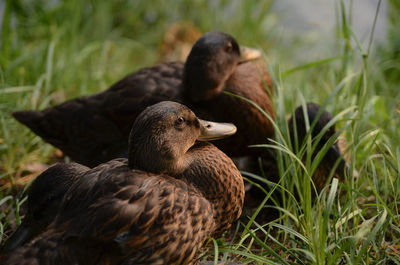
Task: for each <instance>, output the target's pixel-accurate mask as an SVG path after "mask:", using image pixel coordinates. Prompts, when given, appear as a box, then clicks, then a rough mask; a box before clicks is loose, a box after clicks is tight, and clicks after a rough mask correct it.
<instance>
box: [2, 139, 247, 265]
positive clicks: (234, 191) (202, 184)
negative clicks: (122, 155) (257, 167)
mask: <svg viewBox="0 0 400 265" xmlns="http://www.w3.org/2000/svg"><path fill="white" fill-rule="evenodd" d="M191 152H192V155H194V156H196V157H197V159H196V160H195V161H193V164H192V165H190V167H189V168H188V169H187V170H186V171H184V172H183V173H182V174H181V175H179V176H177V177H176V178H172V177H169V176H166V175H159V174H158V175H157V174H152V173H146V172H143V171H140V170H131V169H130V168H128V167H127V160H126V159H115V160H112V161H110V162H108V163H105V164H102V165H100V166H98V167H96V168H94V169H92V170H90V171H87V172H86V173H85V174H84V175H83V176H81V178H80V179H79V180H78V181H77V182H75V183H74V185H73V186H72V187H71V189H70V190H69V191H68V193H67V195H66V196H65V199H64V202H63V205H62V207H61V210H60V214H59V216H58V217H57V219H56V221H55V222H54V223H53V224H52V225H51V227H50V230H48V231H47V232H46V233H44V234H42V235H41V236H40V237H39V238H37V239H35V240H34V241H33V242H31V243H30V244H29V245H27V246H26V247H23V248H19V249H17V251H15V252H14V254H13V255H12V256H11V258H10V260H9V263H8V264H55V263H53V262H54V261H57V264H59V265H61V264H74V263H77V264H188V263H190V262H191V261H192V259H193V257H194V255H195V253H196V252H197V250H198V249H199V248H200V247H201V245H202V244H203V242H204V240H205V239H207V238H208V237H210V236H218V235H220V234H221V232H222V231H225V230H226V229H229V227H230V225H231V223H232V222H233V221H235V220H236V219H237V218H238V217H239V216H240V214H241V209H242V205H243V199H244V186H243V180H242V178H241V175H240V172H239V171H237V169H236V170H234V169H235V166H234V164H233V162H232V161H231V160H230V159H229V158H228V157H227V156H226V155H225V154H224V153H222V152H221V151H220V150H218V149H217V148H215V147H214V146H213V145H211V144H208V143H198V144H197V145H196V146H195V147H194V148H193V149H192V150H191ZM219 176H224V177H223V178H222V179H220V178H219ZM60 231H66V232H60ZM49 247H51V249H57V253H54V252H51V253H50V254H49V252H48V251H46V249H47V248H49ZM105 250H107V251H105ZM88 253H90V254H88ZM21 262H22V263H21ZM23 262H27V263H23ZM35 262H36V263H35ZM88 262H92V263H88Z"/></svg>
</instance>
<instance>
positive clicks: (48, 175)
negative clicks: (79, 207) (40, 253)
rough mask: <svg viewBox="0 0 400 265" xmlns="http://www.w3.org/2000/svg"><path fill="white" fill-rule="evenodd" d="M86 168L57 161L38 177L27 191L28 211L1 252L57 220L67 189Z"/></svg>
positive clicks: (35, 234)
mask: <svg viewBox="0 0 400 265" xmlns="http://www.w3.org/2000/svg"><path fill="white" fill-rule="evenodd" d="M87 170H89V168H87V167H85V166H82V165H79V164H76V163H68V164H65V163H58V164H56V165H54V166H52V167H50V168H48V169H47V170H46V171H44V172H43V173H42V174H40V175H39V176H38V177H36V179H35V180H34V181H33V183H32V185H31V187H30V189H29V193H28V201H27V204H28V210H27V214H26V215H25V217H24V219H23V220H22V223H21V225H20V226H19V227H18V228H17V230H16V231H15V232H14V233H13V234H12V235H11V236H10V237H9V238H8V239H7V241H6V242H5V244H4V246H3V247H2V249H1V250H2V252H4V253H6V252H10V251H12V250H14V249H15V248H17V247H19V246H22V245H24V244H25V243H26V242H29V241H30V240H31V239H32V238H34V237H36V236H37V235H38V234H40V233H42V232H43V231H45V229H46V228H47V226H48V225H49V224H50V223H52V222H53V221H54V220H55V218H56V216H57V213H58V210H59V207H60V205H61V202H62V200H63V198H64V195H65V194H66V193H67V190H68V189H69V188H70V187H71V186H72V184H73V183H74V182H75V181H76V180H77V179H78V178H79V176H80V175H82V174H83V173H85V172H86V171H87Z"/></svg>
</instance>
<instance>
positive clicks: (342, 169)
mask: <svg viewBox="0 0 400 265" xmlns="http://www.w3.org/2000/svg"><path fill="white" fill-rule="evenodd" d="M305 110H306V113H307V116H308V117H307V119H306V117H305V115H304V111H303V106H299V107H297V108H296V109H295V111H294V112H293V114H292V116H291V117H290V119H289V121H288V127H289V134H290V140H291V143H292V145H293V148H294V150H299V149H300V148H301V146H302V145H303V144H304V141H305V139H306V136H307V134H310V133H309V132H308V130H307V127H308V126H307V120H308V124H309V126H310V127H312V125H313V123H315V125H314V127H313V128H312V131H311V139H312V141H313V144H314V142H315V141H316V139H317V136H318V135H319V134H321V133H322V131H323V130H324V128H325V127H328V126H329V123H330V122H331V121H332V119H333V116H332V114H331V113H329V112H328V111H326V110H322V109H321V106H320V105H319V104H317V103H314V102H308V103H307V104H306V105H305ZM316 119H317V120H316ZM315 120H316V121H315ZM335 134H336V126H335V124H332V125H330V126H329V127H328V128H327V129H326V131H325V132H324V133H323V134H322V136H321V140H319V142H318V143H317V146H316V148H315V151H314V152H313V153H312V154H311V157H312V159H315V157H316V155H317V154H318V152H319V151H320V150H321V149H322V148H323V147H324V145H325V144H326V143H328V141H329V140H330V139H331V138H332V137H335V136H334V135H335ZM303 157H304V158H305V157H306V155H304V156H303ZM331 171H333V172H332V173H333V174H332V176H333V177H336V178H338V179H339V180H341V181H343V180H344V179H345V176H346V175H348V176H350V175H351V170H350V166H349V164H348V162H347V161H346V159H345V158H344V156H343V153H342V151H341V150H340V148H339V145H338V142H337V141H335V142H334V143H333V144H332V145H331V146H330V147H329V149H328V150H327V152H326V154H325V155H324V157H323V158H322V160H321V162H320V163H319V165H318V167H317V169H316V171H315V172H314V174H313V176H312V179H313V182H314V184H315V187H316V190H317V192H320V191H321V190H322V189H323V188H324V187H325V186H326V185H327V183H328V181H329V180H330V178H328V177H329V176H330V175H331Z"/></svg>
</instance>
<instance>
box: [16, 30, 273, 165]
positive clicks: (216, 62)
mask: <svg viewBox="0 0 400 265" xmlns="http://www.w3.org/2000/svg"><path fill="white" fill-rule="evenodd" d="M271 83H272V82H271V78H270V76H269V74H268V73H267V72H266V70H265V68H264V67H262V66H261V64H257V63H256V62H251V61H248V62H240V51H239V46H238V44H237V43H236V41H235V40H234V39H233V38H232V37H231V36H229V35H227V34H224V33H219V32H210V33H207V34H205V35H204V36H203V37H202V38H200V39H199V40H198V41H197V42H196V44H195V45H194V46H193V48H192V51H191V53H190V55H189V57H188V60H187V61H186V63H181V62H172V63H165V64H160V65H157V66H154V67H149V68H144V69H141V70H139V71H137V72H135V73H133V74H130V75H128V76H127V77H125V78H123V79H122V80H120V81H118V82H117V83H115V84H114V85H113V86H111V87H110V88H109V89H107V90H105V91H103V92H101V93H98V94H95V95H92V96H88V97H82V98H77V99H73V100H70V101H67V102H65V103H63V104H61V105H58V106H55V107H52V108H49V109H46V110H43V111H19V112H14V113H13V115H14V117H15V118H16V119H17V120H18V121H20V122H21V123H23V124H25V125H27V126H28V127H29V128H30V129H31V130H32V131H33V132H35V133H36V134H38V135H39V136H40V137H42V138H43V139H44V140H45V141H47V142H49V143H51V144H52V145H54V146H56V147H58V148H60V149H61V150H62V151H63V152H64V153H65V154H66V155H68V156H70V157H71V158H72V160H74V161H76V162H79V163H81V164H84V165H87V166H90V167H93V166H96V165H98V164H100V163H102V162H106V161H108V160H110V159H113V158H117V157H124V156H126V155H127V143H128V136H129V131H130V129H131V126H132V123H133V121H134V120H135V118H136V117H137V116H138V115H139V113H140V112H141V111H143V110H144V109H145V108H146V107H147V106H150V105H152V104H155V103H157V102H160V101H165V100H170V101H175V102H179V103H182V104H185V105H186V106H188V107H189V108H191V109H192V110H193V111H195V112H196V113H198V115H199V116H200V117H203V118H205V119H208V120H212V121H229V122H232V123H234V124H235V125H236V126H237V127H238V129H239V130H238V133H237V134H236V135H235V136H233V137H231V138H230V139H226V140H223V141H220V142H216V145H217V147H219V148H221V150H223V151H224V152H225V153H227V154H228V155H229V156H242V155H248V154H251V153H252V152H254V151H252V150H251V149H249V148H247V146H248V145H250V144H256V143H263V142H265V141H266V139H267V138H268V137H272V136H273V128H272V125H271V123H270V122H269V121H268V119H266V118H265V117H264V116H263V115H262V114H261V113H260V112H259V111H258V110H257V109H256V108H255V107H253V106H252V105H251V104H250V103H248V102H245V101H244V100H242V99H238V98H234V97H232V96H230V95H226V94H224V93H223V91H227V92H231V93H233V94H236V95H239V96H242V97H245V98H248V99H250V100H252V101H254V102H255V103H256V104H258V105H259V106H260V107H261V108H262V109H263V110H264V111H266V112H267V113H269V114H270V115H271V116H272V117H273V115H274V111H273V108H272V102H271V99H270V95H272V89H271Z"/></svg>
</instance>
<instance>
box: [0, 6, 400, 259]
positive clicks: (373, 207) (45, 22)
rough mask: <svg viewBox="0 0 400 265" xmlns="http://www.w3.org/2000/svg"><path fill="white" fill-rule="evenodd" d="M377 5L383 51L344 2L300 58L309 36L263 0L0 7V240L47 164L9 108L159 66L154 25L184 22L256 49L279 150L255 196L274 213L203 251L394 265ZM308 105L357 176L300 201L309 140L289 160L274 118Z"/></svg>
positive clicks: (393, 192)
mask: <svg viewBox="0 0 400 265" xmlns="http://www.w3.org/2000/svg"><path fill="white" fill-rule="evenodd" d="M387 1H388V5H389V6H390V8H389V15H388V20H389V21H388V23H389V32H388V40H387V42H386V44H385V45H380V46H379V45H370V44H371V43H373V41H374V38H373V35H372V34H371V36H370V37H369V41H367V43H366V44H365V43H363V44H361V43H360V41H359V38H358V36H357V35H356V34H355V33H354V32H353V30H352V25H351V23H350V21H351V19H350V18H351V12H350V11H349V10H350V9H349V8H348V5H347V4H346V5H345V3H348V2H349V1H345V0H343V1H340V0H337V1H336V4H337V9H336V10H332V12H336V13H335V14H336V17H337V30H336V32H334V33H332V34H334V36H332V39H333V41H332V42H330V43H326V45H327V47H328V48H327V49H324V52H323V54H318V56H311V58H312V59H311V60H310V59H309V60H307V59H304V58H303V57H304V56H299V55H301V54H303V53H305V52H306V51H307V52H310V51H309V49H310V47H309V46H308V45H309V40H307V39H306V37H305V36H293V35H287V34H285V32H282V30H280V27H279V23H280V20H279V19H280V18H279V14H276V13H274V12H272V11H271V4H272V2H270V1H259V0H248V1H224V0H221V1H189V0H179V1H171V2H168V3H167V1H162V0H153V1H128V0H117V1H95V0H92V1H80V0H65V1H59V0H53V1H46V0H36V1H22V0H5V10H4V13H3V23H2V29H1V32H2V35H1V47H0V67H1V68H0V120H1V123H0V124H1V125H0V209H1V212H0V242H1V241H3V240H5V239H6V238H7V236H9V234H10V232H11V231H12V230H13V229H15V224H19V223H20V215H19V213H20V212H19V211H20V206H21V205H22V204H23V202H24V201H25V200H26V194H25V193H24V191H25V189H24V187H25V185H26V183H29V181H30V180H32V179H33V177H34V176H36V175H37V174H38V173H40V172H39V171H40V169H41V168H43V164H46V163H51V162H52V161H54V159H55V158H54V157H55V151H56V150H55V149H54V148H53V147H51V146H50V145H49V144H46V143H44V142H43V141H42V140H41V139H40V138H39V137H38V136H35V135H34V134H33V133H31V132H30V131H29V130H28V129H27V128H25V127H23V126H22V125H21V124H18V123H17V122H16V121H15V120H13V118H12V117H11V116H10V115H9V113H10V112H11V111H14V110H22V109H37V110H39V109H44V108H46V107H49V106H53V105H56V104H58V103H61V102H63V101H65V100H67V99H70V98H74V97H77V96H81V95H88V94H92V93H95V92H98V91H101V90H103V89H106V88H107V87H109V86H110V85H111V84H112V83H113V82H115V81H117V80H119V79H120V78H122V77H123V76H124V75H126V74H128V73H130V72H132V71H134V70H137V69H140V68H142V67H145V66H150V65H154V64H156V63H158V62H160V52H159V51H160V50H159V46H160V44H161V42H162V39H163V36H164V33H165V31H167V30H168V28H169V27H170V26H171V25H172V24H173V23H175V22H183V21H186V22H191V23H193V25H196V27H197V28H198V29H199V30H200V31H202V32H207V31H209V30H221V31H225V32H228V33H230V34H232V35H233V36H235V38H236V39H237V40H238V41H239V43H240V44H244V45H247V46H254V47H258V48H261V49H263V50H264V52H265V58H266V61H267V63H268V67H269V70H270V72H271V74H272V76H273V78H274V81H275V94H274V105H275V110H276V126H277V128H278V129H277V132H276V140H275V143H274V144H270V145H266V148H274V149H276V150H277V151H278V164H279V169H280V176H281V180H280V182H279V183H278V185H276V188H275V189H272V191H271V192H269V193H267V194H266V196H267V198H269V197H271V196H272V197H278V196H279V197H281V198H282V199H281V201H282V203H280V204H277V205H272V206H268V207H273V208H275V209H276V210H278V212H279V217H278V219H276V220H273V221H270V222H268V223H260V224H257V223H252V220H253V218H252V217H249V223H248V224H246V223H245V224H242V228H243V227H244V228H245V229H244V232H241V234H239V235H238V238H239V239H238V240H237V241H235V242H234V243H232V242H224V241H223V240H213V241H210V242H209V244H208V245H207V246H209V248H205V252H204V253H205V257H208V259H211V260H212V259H214V257H218V258H219V259H235V260H239V261H240V262H242V263H255V264H400V262H399V261H398V260H400V242H399V239H400V228H399V225H400V218H399V209H398V208H399V204H398V203H397V202H398V201H400V179H399V177H400V148H399V147H400V117H399V115H400V93H399V92H398V91H399V88H400V32H399V28H400V18H399V17H398V14H399V12H400V4H399V3H398V1H396V0H387ZM377 4H378V1H377ZM372 26H373V25H371V29H372ZM371 32H372V30H371ZM324 41H327V40H325V39H320V40H318V42H324ZM308 101H314V102H317V103H319V104H321V105H323V106H324V107H325V108H326V109H327V110H329V111H330V112H331V113H332V114H334V116H335V121H336V124H337V127H338V129H339V132H340V133H341V135H342V136H343V137H344V139H345V140H346V141H347V150H346V152H345V154H346V156H347V157H349V159H350V165H351V167H352V169H354V170H355V171H357V172H358V177H357V178H356V177H355V176H353V175H351V176H347V178H346V179H345V180H344V181H343V182H338V181H337V180H336V179H332V182H331V184H330V186H329V187H327V188H326V189H324V190H323V191H322V192H321V193H320V194H319V195H318V196H312V195H311V194H312V193H313V184H312V182H311V181H310V177H309V176H310V175H312V172H313V170H314V169H315V166H316V165H317V164H318V163H319V161H320V158H317V159H315V160H311V157H306V158H305V159H303V160H301V159H298V158H299V157H300V156H301V154H302V153H303V151H304V150H306V149H310V148H311V149H312V148H313V146H311V143H308V145H306V146H304V147H303V149H302V150H300V151H299V152H293V151H292V148H291V147H290V144H288V136H287V125H286V122H285V121H286V118H287V116H288V114H290V113H291V112H292V111H293V109H294V108H295V107H296V106H298V105H300V104H304V103H305V102H308ZM337 136H338V135H337ZM333 140H334V139H333ZM266 142H267V141H266ZM301 161H305V162H304V163H303V162H301ZM249 178H250V177H249ZM250 179H251V178H250ZM262 206H264V205H263V204H262V205H260V207H262ZM256 213H257V212H255V215H256ZM253 217H254V216H253ZM242 230H243V229H242Z"/></svg>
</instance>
